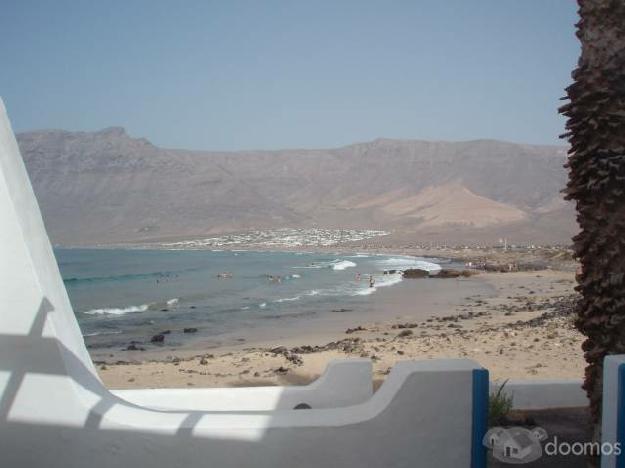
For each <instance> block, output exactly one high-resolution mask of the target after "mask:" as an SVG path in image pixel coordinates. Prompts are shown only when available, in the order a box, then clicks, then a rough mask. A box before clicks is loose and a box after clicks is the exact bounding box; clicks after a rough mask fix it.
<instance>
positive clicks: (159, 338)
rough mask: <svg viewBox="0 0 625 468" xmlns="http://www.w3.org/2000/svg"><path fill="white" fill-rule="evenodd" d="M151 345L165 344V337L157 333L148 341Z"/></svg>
mask: <svg viewBox="0 0 625 468" xmlns="http://www.w3.org/2000/svg"><path fill="white" fill-rule="evenodd" d="M150 342H151V343H163V342H165V335H163V334H162V333H159V334H158V335H154V336H153V337H152V339H151V340H150Z"/></svg>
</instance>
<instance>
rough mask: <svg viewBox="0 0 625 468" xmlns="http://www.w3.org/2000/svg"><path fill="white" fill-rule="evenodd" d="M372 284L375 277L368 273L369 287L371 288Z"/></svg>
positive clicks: (373, 284)
mask: <svg viewBox="0 0 625 468" xmlns="http://www.w3.org/2000/svg"><path fill="white" fill-rule="evenodd" d="M373 286H375V279H374V278H373V275H369V287H370V288H372V287H373Z"/></svg>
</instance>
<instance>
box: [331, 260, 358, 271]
mask: <svg viewBox="0 0 625 468" xmlns="http://www.w3.org/2000/svg"><path fill="white" fill-rule="evenodd" d="M355 266H356V264H355V263H354V262H350V261H349V260H335V263H332V269H333V270H345V269H347V268H353V267H355Z"/></svg>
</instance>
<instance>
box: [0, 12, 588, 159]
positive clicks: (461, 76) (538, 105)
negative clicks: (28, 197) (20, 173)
mask: <svg viewBox="0 0 625 468" xmlns="http://www.w3.org/2000/svg"><path fill="white" fill-rule="evenodd" d="M575 21H576V2H574V1H572V0H492V1H486V0H470V1H469V0H457V1H443V0H432V1H419V0H410V1H382V0H379V1H339V0H330V1H319V0H308V1H290V0H285V1H249V2H244V1H236V0H234V1H233V0H228V1H227V0H223V1H219V2H216V1H208V0H199V1H190V0H186V1H179V2H173V1H156V0H145V1H133V0H124V1H122V0H117V1H78V0H76V1H59V0H54V1H48V0H46V1H43V0H42V1H30V0H19V1H17V0H15V1H8V2H3V5H2V9H1V12H0V96H2V97H3V99H4V100H5V104H6V105H7V107H8V110H9V115H10V117H11V120H12V122H13V125H14V127H15V129H16V130H17V131H24V130H31V129H39V128H63V129H68V130H95V129H100V128H103V127H109V126H124V127H126V129H127V130H128V132H129V133H130V134H131V135H133V136H137V137H139V136H141V137H146V138H148V139H149V140H151V141H152V142H154V143H155V144H158V145H161V146H168V147H183V148H196V149H251V148H285V147H307V148H312V147H332V146H339V145H344V144H349V143H353V142H357V141H365V140H371V139H374V138H377V137H387V138H417V139H438V140H467V139H476V138H497V139H503V140H511V141H517V142H526V143H547V144H557V143H559V140H558V139H557V136H558V135H559V134H560V133H562V131H563V124H564V120H563V119H562V118H561V117H559V116H558V115H557V107H558V106H559V105H560V104H561V102H560V101H559V98H560V97H561V96H563V94H564V88H565V87H566V86H567V85H568V84H569V83H570V81H571V79H570V72H571V70H572V68H573V67H574V66H575V63H576V60H577V56H578V53H579V45H578V42H577V40H576V38H575V36H574V23H575Z"/></svg>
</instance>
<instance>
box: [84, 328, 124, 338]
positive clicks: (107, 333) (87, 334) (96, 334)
mask: <svg viewBox="0 0 625 468" xmlns="http://www.w3.org/2000/svg"><path fill="white" fill-rule="evenodd" d="M121 332H122V331H121V330H115V331H109V332H105V331H103V332H92V333H85V334H83V335H82V336H83V337H84V338H86V337H88V336H99V335H119V334H120V333H121Z"/></svg>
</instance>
